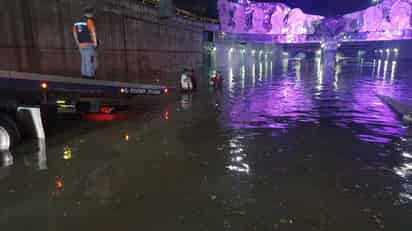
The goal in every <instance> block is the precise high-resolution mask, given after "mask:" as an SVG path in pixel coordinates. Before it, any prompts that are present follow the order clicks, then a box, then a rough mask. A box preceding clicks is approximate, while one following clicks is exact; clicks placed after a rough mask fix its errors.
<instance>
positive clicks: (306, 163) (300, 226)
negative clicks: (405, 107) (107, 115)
mask: <svg viewBox="0 0 412 231" xmlns="http://www.w3.org/2000/svg"><path fill="white" fill-rule="evenodd" d="M326 56H328V55H326ZM334 59H335V56H333V57H332V58H331V57H329V58H325V60H323V61H322V60H321V59H320V58H314V59H306V60H299V59H289V58H288V57H283V58H280V59H279V58H278V59H273V60H268V59H262V60H260V61H256V60H254V61H253V60H250V59H249V60H246V59H245V60H241V61H240V62H236V63H233V64H232V63H230V62H228V63H227V65H226V64H225V65H222V66H220V67H219V70H221V71H222V73H223V76H224V79H225V84H224V86H223V88H222V89H221V90H213V89H208V88H207V86H206V84H207V83H206V82H207V81H203V82H204V84H203V86H201V87H202V89H201V90H200V91H199V92H198V93H197V94H194V95H180V94H176V95H174V94H172V95H170V97H169V98H170V100H168V102H165V103H161V104H158V105H156V104H155V103H154V104H155V105H154V106H151V107H150V108H149V109H145V110H144V112H139V113H136V115H134V116H132V117H131V118H130V119H129V120H127V121H122V122H112V123H107V124H87V123H86V122H73V125H70V126H69V128H68V129H67V130H63V131H62V132H59V133H57V134H55V135H53V136H52V137H50V138H49V139H48V140H47V144H43V143H41V142H39V143H35V144H28V145H25V146H24V147H19V148H17V149H16V150H13V151H12V152H11V153H3V154H2V159H3V161H2V162H1V163H3V165H4V167H0V197H1V200H0V227H1V228H2V230H60V231H65V230H176V231H178V230H179V231H182V230H205V231H206V230H210V231H218V230H222V231H223V230H236V231H241V230H244V231H246V230H247V231H249V230H258V231H261V230H299V231H303V230H334V231H339V230H342V231H347V230H353V231H356V230H359V231H361V230H362V231H364V230H390V231H408V230H410V229H411V227H412V135H411V134H412V133H411V129H412V128H409V127H408V126H407V124H405V123H403V122H402V120H401V118H400V117H399V116H398V115H397V114H396V113H394V112H393V111H392V110H391V108H389V107H388V106H387V105H386V104H384V103H383V102H382V100H381V99H380V98H379V95H386V96H391V97H394V98H395V99H400V100H402V101H404V102H408V103H412V91H411V90H410V89H411V86H412V77H411V73H410V71H409V70H410V65H411V64H412V63H410V62H401V61H399V62H398V61H396V60H393V59H390V60H385V59H373V58H372V59H365V60H364V59H358V58H351V59H344V60H340V61H339V63H338V64H337V65H336V66H335V65H333V64H332V63H333V62H332V63H330V62H331V61H330V60H334ZM408 69H409V70H408ZM154 102H155V100H154ZM36 146H38V147H36ZM32 150H35V151H32ZM36 150H37V151H36ZM46 157H47V161H46Z"/></svg>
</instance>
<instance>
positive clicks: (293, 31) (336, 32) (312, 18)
mask: <svg viewBox="0 0 412 231" xmlns="http://www.w3.org/2000/svg"><path fill="white" fill-rule="evenodd" d="M218 7H219V16H220V22H221V29H222V31H223V32H229V33H241V34H266V35H283V36H284V37H285V38H286V41H297V39H294V38H296V37H299V38H301V37H302V36H306V37H307V39H317V40H319V39H320V40H331V39H335V40H336V39H338V40H345V39H348V40H350V39H362V40H380V39H402V38H407V37H408V38H409V37H411V35H412V32H411V29H412V28H411V16H412V0H383V1H382V2H381V3H379V4H377V5H375V6H372V7H369V8H367V9H365V10H363V11H358V12H354V13H350V14H346V15H343V16H338V17H334V18H325V17H322V16H318V15H309V14H305V13H304V12H303V11H302V10H301V9H299V8H295V9H291V8H289V7H288V6H286V5H284V4H282V3H261V2H259V3H258V2H252V1H249V0H238V1H229V0H218ZM280 38H283V37H280Z"/></svg>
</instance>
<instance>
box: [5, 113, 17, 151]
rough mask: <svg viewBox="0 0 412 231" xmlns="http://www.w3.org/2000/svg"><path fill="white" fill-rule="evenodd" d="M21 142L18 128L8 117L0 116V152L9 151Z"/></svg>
mask: <svg viewBox="0 0 412 231" xmlns="http://www.w3.org/2000/svg"><path fill="white" fill-rule="evenodd" d="M20 140H21V135H20V131H19V128H18V127H17V125H16V122H14V121H13V120H12V119H11V118H10V117H9V116H8V115H6V114H0V150H3V151H5V150H9V149H10V148H11V147H13V146H14V145H16V144H18V143H19V142H20Z"/></svg>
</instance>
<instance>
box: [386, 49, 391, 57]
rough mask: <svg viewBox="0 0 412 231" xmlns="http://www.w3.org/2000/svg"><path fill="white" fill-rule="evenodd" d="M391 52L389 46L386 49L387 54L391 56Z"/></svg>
mask: <svg viewBox="0 0 412 231" xmlns="http://www.w3.org/2000/svg"><path fill="white" fill-rule="evenodd" d="M390 54H391V50H390V49H389V48H388V49H386V55H387V56H389V55H390Z"/></svg>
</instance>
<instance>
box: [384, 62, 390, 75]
mask: <svg viewBox="0 0 412 231" xmlns="http://www.w3.org/2000/svg"><path fill="white" fill-rule="evenodd" d="M388 64H389V62H388V60H385V62H384V64H383V79H386V75H387V72H388Z"/></svg>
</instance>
